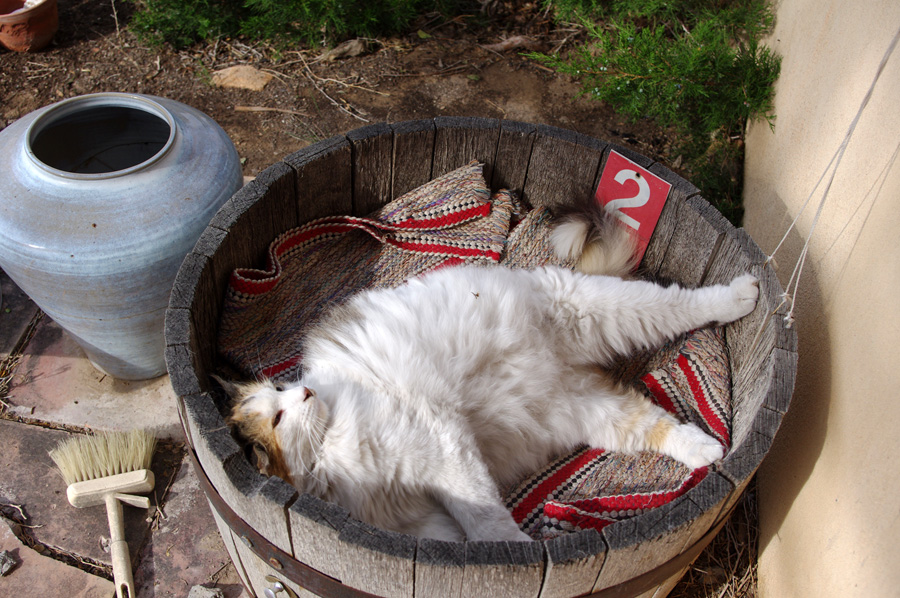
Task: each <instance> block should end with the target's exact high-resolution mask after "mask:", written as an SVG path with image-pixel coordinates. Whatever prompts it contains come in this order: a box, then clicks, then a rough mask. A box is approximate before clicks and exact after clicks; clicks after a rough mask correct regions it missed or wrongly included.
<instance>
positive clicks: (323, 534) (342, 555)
mask: <svg viewBox="0 0 900 598" xmlns="http://www.w3.org/2000/svg"><path fill="white" fill-rule="evenodd" d="M288 517H289V519H290V526H291V541H292V543H293V549H294V551H293V554H294V558H296V559H297V560H298V561H300V562H301V563H305V564H307V565H309V566H310V567H312V568H313V569H315V570H316V571H321V572H322V573H324V574H326V575H330V576H331V577H334V578H336V579H341V578H342V576H343V575H344V569H345V568H346V567H347V566H348V563H350V561H351V559H352V558H353V555H354V551H352V550H351V549H350V548H349V547H348V546H346V545H345V544H343V543H342V542H341V541H340V540H339V538H340V535H341V529H343V527H344V523H346V521H347V518H348V517H349V513H348V512H347V510H346V509H344V508H343V507H339V506H338V505H336V504H334V503H328V502H325V501H323V500H320V499H318V498H315V497H313V496H310V495H309V494H301V495H300V497H299V498H298V499H297V500H296V501H295V502H294V504H292V505H291V508H290V509H289V510H288Z"/></svg>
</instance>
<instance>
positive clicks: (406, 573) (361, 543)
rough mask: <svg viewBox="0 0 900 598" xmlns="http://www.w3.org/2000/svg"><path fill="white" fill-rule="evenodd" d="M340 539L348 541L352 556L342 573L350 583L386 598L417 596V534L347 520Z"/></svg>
mask: <svg viewBox="0 0 900 598" xmlns="http://www.w3.org/2000/svg"><path fill="white" fill-rule="evenodd" d="M339 540H340V541H341V542H343V543H344V544H345V546H344V548H345V549H346V550H347V556H348V558H347V559H346V560H345V561H344V570H343V573H342V575H341V580H342V581H343V582H344V583H345V584H346V585H348V586H351V587H354V588H358V589H360V590H365V591H366V592H369V593H371V594H375V595H377V596H384V597H385V598H406V597H412V596H413V590H414V586H415V557H416V538H415V537H413V536H407V535H403V534H396V533H390V532H386V531H383V530H380V529H378V528H376V527H373V526H371V525H369V524H368V523H363V522H361V521H357V520H355V519H347V520H346V522H345V523H344V525H343V526H342V527H341V532H340V536H339Z"/></svg>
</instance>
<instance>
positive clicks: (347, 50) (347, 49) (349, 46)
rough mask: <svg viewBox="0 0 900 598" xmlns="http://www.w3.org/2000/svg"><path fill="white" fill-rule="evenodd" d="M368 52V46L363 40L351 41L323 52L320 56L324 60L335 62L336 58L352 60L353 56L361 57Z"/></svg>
mask: <svg viewBox="0 0 900 598" xmlns="http://www.w3.org/2000/svg"><path fill="white" fill-rule="evenodd" d="M368 51H369V44H368V43H367V42H366V40H364V39H359V38H356V39H351V40H347V41H345V42H344V43H342V44H340V45H338V46H337V47H335V48H332V49H331V50H329V51H327V52H325V54H323V55H322V58H323V59H324V60H337V59H338V58H353V57H354V56H362V55H363V54H366V53H367V52H368Z"/></svg>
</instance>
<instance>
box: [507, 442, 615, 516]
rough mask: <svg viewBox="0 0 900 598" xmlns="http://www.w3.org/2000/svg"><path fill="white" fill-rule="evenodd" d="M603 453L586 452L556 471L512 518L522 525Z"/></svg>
mask: <svg viewBox="0 0 900 598" xmlns="http://www.w3.org/2000/svg"><path fill="white" fill-rule="evenodd" d="M603 452H604V451H603V449H590V450H586V451H584V453H582V454H581V455H580V456H578V457H576V458H575V459H572V460H571V461H570V462H569V463H566V464H565V465H563V466H562V467H560V468H559V469H558V470H556V471H555V472H554V473H553V475H551V476H550V477H548V478H547V479H546V480H544V481H543V482H541V483H540V484H538V485H537V486H535V487H534V488H532V489H531V491H530V492H529V493H528V494H527V495H526V496H525V497H524V498H522V500H521V501H520V502H519V504H518V505H516V507H515V508H514V509H513V511H512V516H513V519H515V521H516V523H522V521H523V520H524V519H525V518H526V517H527V516H528V515H529V514H531V512H532V511H534V510H535V509H536V508H538V507H539V506H540V504H541V502H543V501H545V500H547V498H548V497H549V496H550V495H551V494H552V493H553V491H554V490H556V488H557V487H558V486H559V485H560V484H562V483H563V482H565V481H566V480H567V479H569V478H570V477H572V476H573V475H574V474H575V473H576V472H577V471H578V470H579V469H581V468H582V467H585V466H587V465H588V464H590V462H591V461H593V460H594V459H596V458H597V457H599V456H601V455H602V454H603Z"/></svg>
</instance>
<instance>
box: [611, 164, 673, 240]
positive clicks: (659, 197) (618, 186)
mask: <svg viewBox="0 0 900 598" xmlns="http://www.w3.org/2000/svg"><path fill="white" fill-rule="evenodd" d="M671 188H672V185H671V184H669V183H667V182H666V181H664V180H663V179H661V178H660V177H658V176H656V175H655V174H653V173H652V172H650V171H649V170H647V169H646V168H643V167H641V166H638V165H637V164H635V163H634V162H632V161H631V160H629V159H628V158H626V157H625V156H623V155H622V154H619V153H617V152H615V151H611V152H609V157H607V159H606V165H605V166H604V167H603V174H601V175H600V184H599V185H598V186H597V194H596V197H597V201H599V202H600V204H601V205H603V206H605V207H606V209H607V210H610V211H612V212H613V213H614V214H615V216H616V218H618V219H619V221H621V222H622V224H624V225H625V226H628V227H629V228H631V229H632V230H633V232H634V233H635V235H636V236H637V238H638V254H639V257H643V256H644V252H645V251H646V250H647V245H648V244H649V243H650V236H651V235H653V229H655V228H656V223H657V222H659V215H660V214H662V209H663V206H664V205H665V204H666V199H667V198H668V197H669V189H671Z"/></svg>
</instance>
